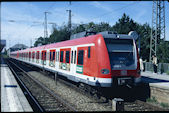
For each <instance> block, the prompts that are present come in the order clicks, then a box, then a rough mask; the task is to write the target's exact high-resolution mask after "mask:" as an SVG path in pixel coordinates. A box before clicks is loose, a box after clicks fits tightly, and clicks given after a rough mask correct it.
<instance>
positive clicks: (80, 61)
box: [77, 50, 84, 65]
mask: <svg viewBox="0 0 169 113" xmlns="http://www.w3.org/2000/svg"><path fill="white" fill-rule="evenodd" d="M83 55H84V50H79V51H78V62H77V64H80V65H83Z"/></svg>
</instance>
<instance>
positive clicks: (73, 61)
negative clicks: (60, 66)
mask: <svg viewBox="0 0 169 113" xmlns="http://www.w3.org/2000/svg"><path fill="white" fill-rule="evenodd" d="M76 59H77V47H72V49H71V62H70V72H71V74H72V75H75V74H76V62H77V60H76Z"/></svg>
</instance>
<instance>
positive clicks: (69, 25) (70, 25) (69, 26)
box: [66, 1, 72, 36]
mask: <svg viewBox="0 0 169 113" xmlns="http://www.w3.org/2000/svg"><path fill="white" fill-rule="evenodd" d="M69 5H71V1H70V2H69ZM66 11H68V12H69V20H68V31H69V33H70V36H71V27H72V24H71V17H72V15H71V13H72V11H71V9H69V10H66Z"/></svg>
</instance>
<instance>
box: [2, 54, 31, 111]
mask: <svg viewBox="0 0 169 113" xmlns="http://www.w3.org/2000/svg"><path fill="white" fill-rule="evenodd" d="M1 112H33V110H32V108H31V106H30V104H29V102H28V101H27V99H26V97H25V95H24V93H23V92H22V90H21V88H20V87H19V85H18V83H17V81H16V80H15V77H14V75H13V74H12V72H11V70H10V69H9V67H8V66H7V64H6V63H5V62H4V60H3V58H2V57H1Z"/></svg>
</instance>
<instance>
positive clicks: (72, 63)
mask: <svg viewBox="0 0 169 113" xmlns="http://www.w3.org/2000/svg"><path fill="white" fill-rule="evenodd" d="M71 63H72V64H73V51H72V55H71Z"/></svg>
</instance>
